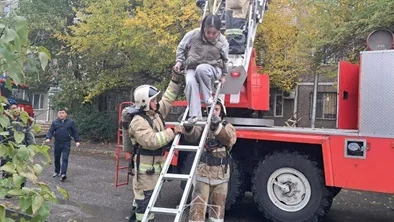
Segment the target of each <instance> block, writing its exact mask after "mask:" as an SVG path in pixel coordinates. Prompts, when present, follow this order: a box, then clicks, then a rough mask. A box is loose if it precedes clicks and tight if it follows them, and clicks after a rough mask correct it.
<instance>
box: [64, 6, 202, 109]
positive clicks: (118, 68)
mask: <svg viewBox="0 0 394 222" xmlns="http://www.w3.org/2000/svg"><path fill="white" fill-rule="evenodd" d="M194 4H195V3H194V2H184V1H182V0H164V1H153V0H146V1H133V2H131V3H130V2H129V1H126V0H114V1H107V0H100V1H95V2H93V3H91V4H89V5H88V6H87V7H84V8H81V9H80V10H79V11H78V12H77V16H78V18H79V19H80V22H79V23H78V24H76V25H73V26H70V29H71V33H70V34H69V35H59V39H61V40H63V41H65V42H66V43H67V44H68V45H69V46H70V48H71V54H72V55H75V56H78V58H79V61H78V66H79V68H80V70H81V71H82V72H83V74H82V76H81V81H80V83H81V85H83V89H84V90H83V91H84V92H83V93H84V96H85V99H86V100H87V101H90V100H91V99H92V98H93V97H94V96H96V95H99V94H100V93H102V92H104V91H106V90H109V89H112V88H114V87H124V86H130V85H138V84H141V83H147V82H148V83H155V82H160V81H162V80H163V79H164V77H166V76H168V75H169V70H170V67H171V66H172V65H173V63H174V60H175V49H176V46H177V44H178V42H179V41H180V39H181V38H182V37H183V35H184V34H185V33H186V32H187V31H189V30H190V29H192V28H194V27H197V26H198V22H197V20H198V17H199V16H198V13H197V12H196V11H197V8H196V7H195V5H194Z"/></svg>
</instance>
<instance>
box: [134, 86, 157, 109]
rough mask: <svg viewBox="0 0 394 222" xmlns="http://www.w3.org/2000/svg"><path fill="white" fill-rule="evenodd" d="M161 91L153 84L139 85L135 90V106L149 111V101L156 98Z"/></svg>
mask: <svg viewBox="0 0 394 222" xmlns="http://www.w3.org/2000/svg"><path fill="white" fill-rule="evenodd" d="M159 94H160V91H159V90H158V89H157V88H156V87H154V86H151V85H142V86H138V87H137V88H136V89H135V90H134V103H135V106H136V107H135V108H136V109H139V110H143V111H149V109H150V106H149V103H150V101H151V100H152V99H154V98H156V97H157V96H158V95H159Z"/></svg>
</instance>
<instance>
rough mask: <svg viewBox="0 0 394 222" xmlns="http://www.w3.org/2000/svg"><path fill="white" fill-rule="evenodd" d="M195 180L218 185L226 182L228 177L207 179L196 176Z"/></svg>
mask: <svg viewBox="0 0 394 222" xmlns="http://www.w3.org/2000/svg"><path fill="white" fill-rule="evenodd" d="M196 181H199V182H203V183H207V184H209V185H219V184H222V183H227V182H228V179H224V180H219V179H209V178H207V177H201V176H198V175H197V176H196Z"/></svg>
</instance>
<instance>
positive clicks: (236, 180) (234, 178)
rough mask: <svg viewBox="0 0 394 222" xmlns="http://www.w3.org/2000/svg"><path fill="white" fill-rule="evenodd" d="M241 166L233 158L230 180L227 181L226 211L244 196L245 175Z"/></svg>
mask: <svg viewBox="0 0 394 222" xmlns="http://www.w3.org/2000/svg"><path fill="white" fill-rule="evenodd" d="M241 166H242V165H241V164H240V163H239V162H238V161H237V160H234V159H233V163H232V165H231V167H232V169H231V171H230V172H231V174H230V181H229V183H228V192H227V200H226V211H230V210H232V209H234V207H235V206H237V205H238V204H239V203H240V202H241V201H242V198H243V197H244V196H245V192H246V189H247V184H246V175H245V172H244V171H243V169H242V167H241Z"/></svg>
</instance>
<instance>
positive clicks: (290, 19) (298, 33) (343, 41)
mask: <svg viewBox="0 0 394 222" xmlns="http://www.w3.org/2000/svg"><path fill="white" fill-rule="evenodd" d="M393 15H394V5H393V4H392V1H390V0H382V1H378V0H373V1H370V0H333V1H331V0H330V1H327V0H276V1H272V2H271V4H270V5H269V10H268V11H267V12H266V15H265V17H264V22H263V24H262V25H261V26H260V28H259V32H258V37H257V38H258V39H257V40H256V41H257V43H256V47H257V48H258V49H259V50H263V51H264V52H265V54H264V56H263V60H264V65H265V70H264V71H265V72H267V73H269V74H270V79H271V83H273V85H274V86H278V87H281V88H282V89H284V90H289V89H290V88H291V87H292V86H293V85H294V83H295V82H297V81H298V79H299V78H298V77H299V76H301V75H314V74H323V75H329V76H334V75H336V72H337V64H338V62H339V60H347V61H350V62H358V60H359V53H360V51H362V50H365V49H366V39H367V36H368V34H369V33H371V32H372V31H374V30H376V29H379V28H386V29H389V30H391V31H394V20H393V19H392V18H393Z"/></svg>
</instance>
